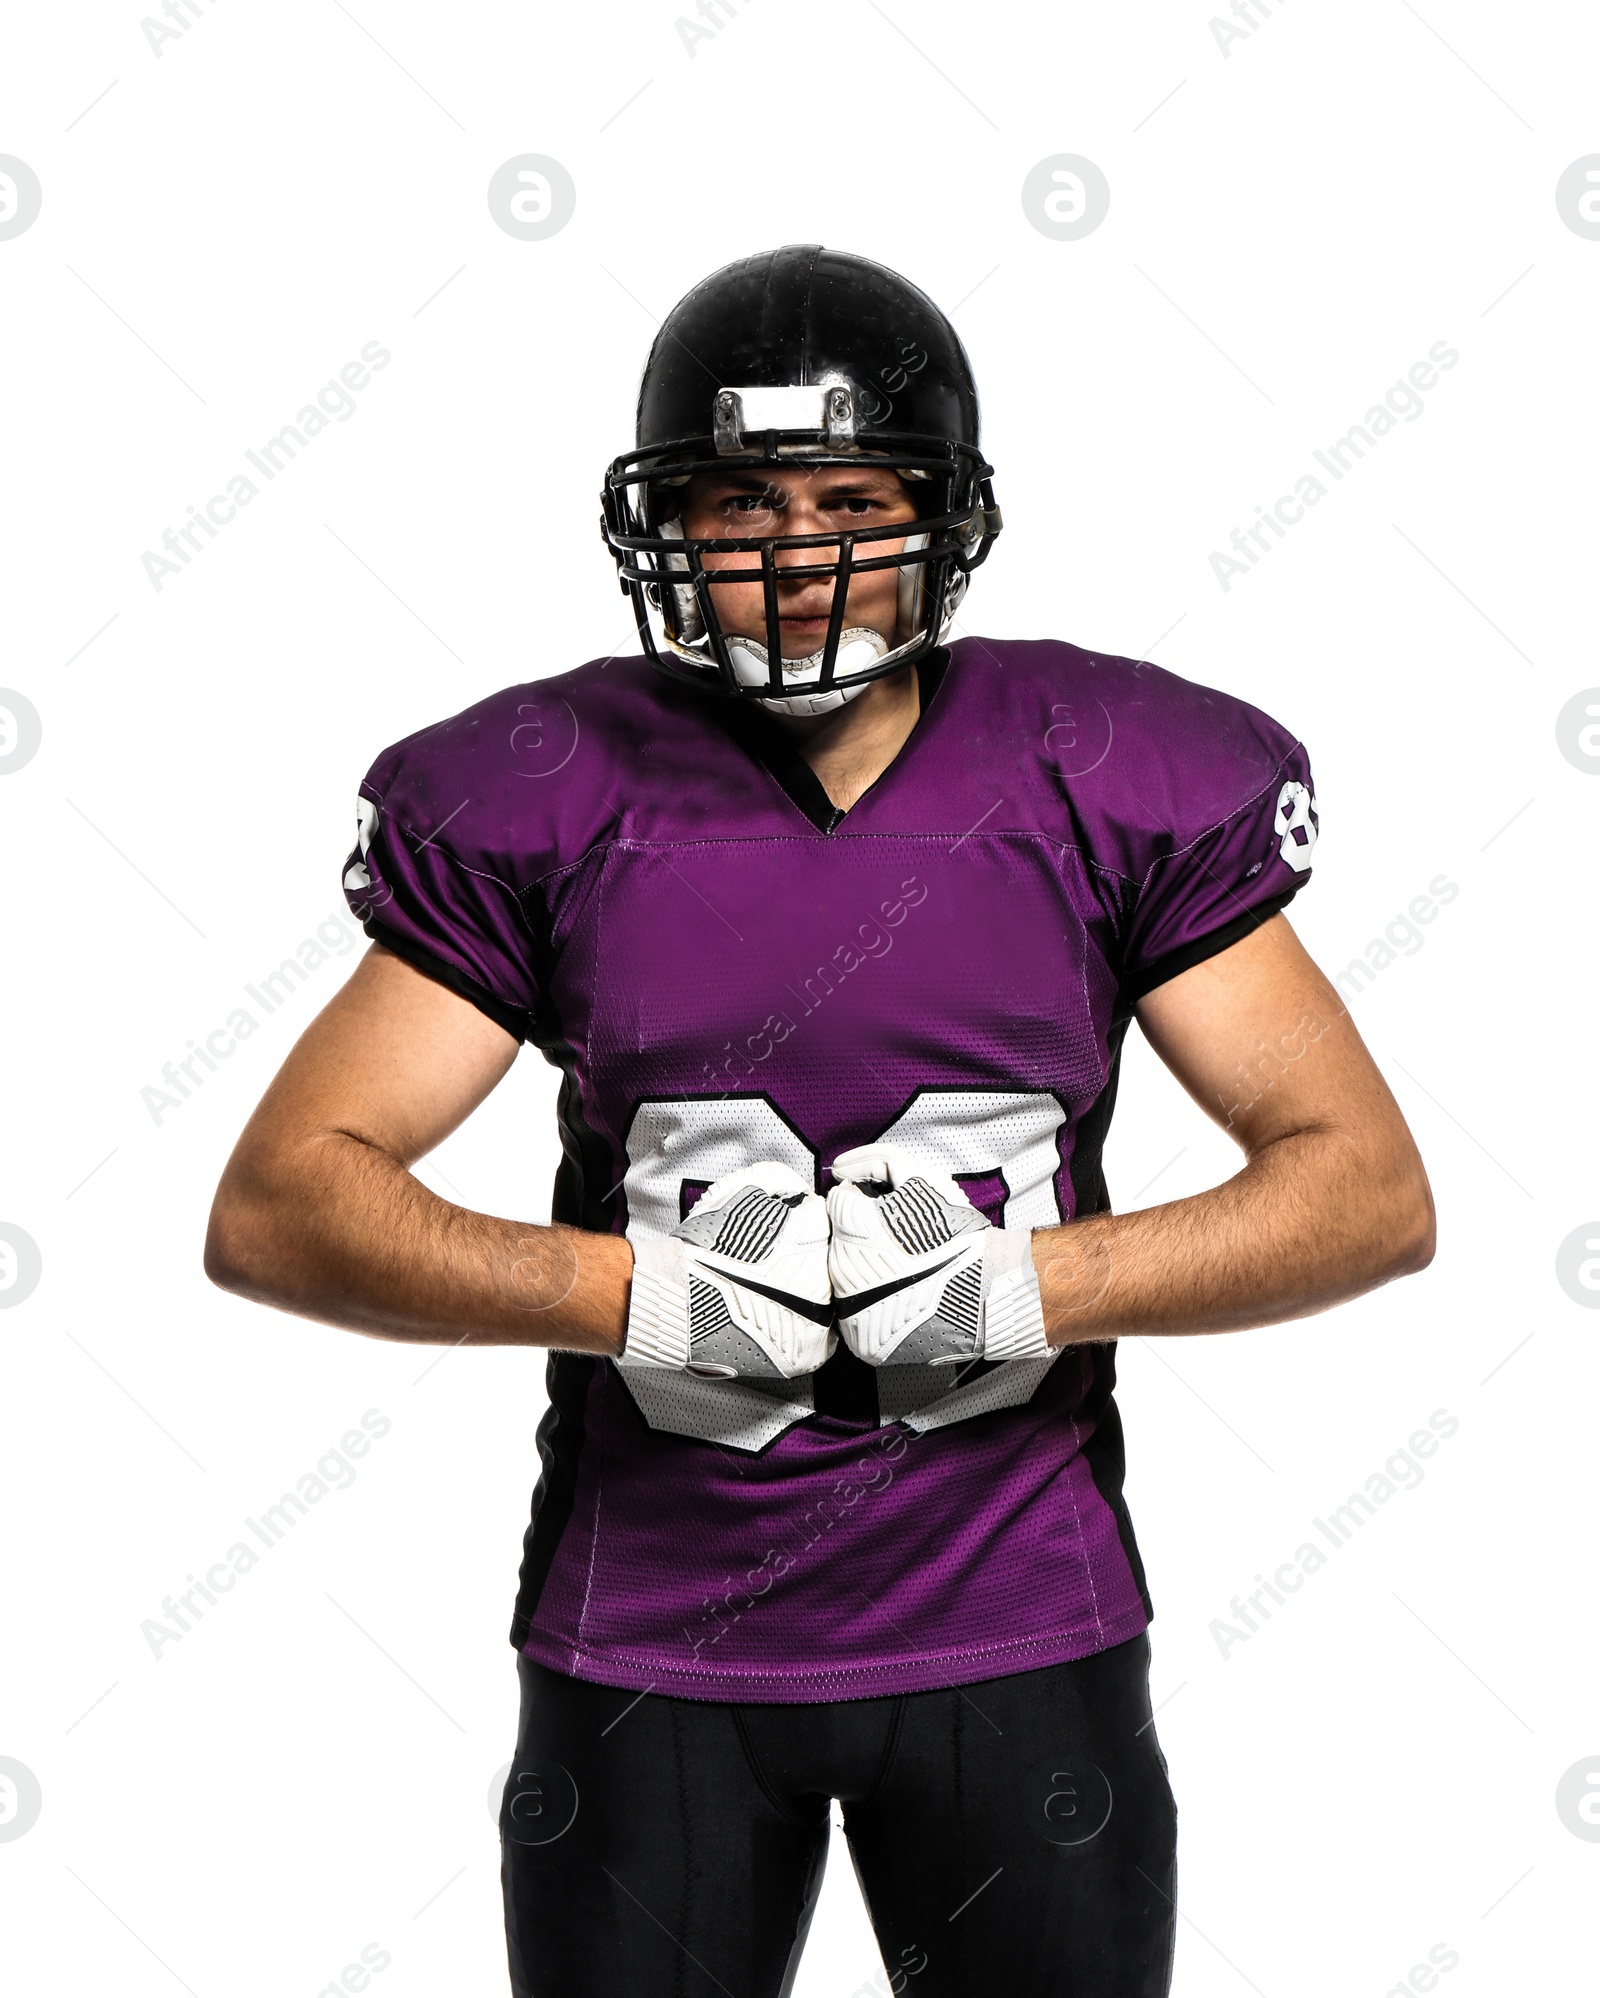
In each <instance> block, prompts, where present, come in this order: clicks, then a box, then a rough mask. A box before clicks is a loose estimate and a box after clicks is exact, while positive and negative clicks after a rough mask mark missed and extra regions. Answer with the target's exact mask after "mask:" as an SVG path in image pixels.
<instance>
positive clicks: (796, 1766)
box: [500, 1636, 1177, 1998]
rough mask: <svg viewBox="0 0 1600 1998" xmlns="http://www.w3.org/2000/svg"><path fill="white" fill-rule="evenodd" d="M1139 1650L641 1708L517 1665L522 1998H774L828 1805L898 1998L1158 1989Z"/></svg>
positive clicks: (1162, 1939) (1161, 1892)
mask: <svg viewBox="0 0 1600 1998" xmlns="http://www.w3.org/2000/svg"><path fill="white" fill-rule="evenodd" d="M1149 1661H1150V1649H1149V1640H1148V1638H1147V1637H1145V1636H1139V1637H1136V1638H1132V1639H1130V1640H1129V1641H1128V1642H1127V1643H1125V1644H1119V1645H1116V1646H1114V1647H1113V1648H1112V1649H1110V1650H1108V1651H1102V1652H1098V1653H1096V1654H1095V1655H1094V1656H1093V1657H1089V1658H1081V1659H1076V1660H1073V1661H1072V1662H1071V1663H1068V1664H1065V1665H1053V1666H1047V1667H1045V1668H1043V1669H1042V1670H1038V1671H1033V1672H1020V1673H1016V1674H1013V1675H1010V1676H1008V1677H1006V1678H1001V1679H985V1680H980V1681H978V1682H976V1683H975V1684H972V1685H965V1686H952V1687H948V1688H944V1689H941V1690H939V1691H936V1692H927V1693H909V1694H903V1695H898V1696H893V1697H883V1698H876V1699H865V1700H838V1701H830V1702H825V1703H807V1704H805V1705H800V1706H773V1705H761V1706H741V1705H724V1704H721V1703H714V1702H710V1701H703V1700H682V1699H671V1698H667V1697H666V1696H664V1695H662V1694H657V1693H646V1694H644V1695H643V1696H642V1697H641V1696H639V1695H637V1694H634V1693H630V1692H624V1691H618V1690H617V1689H616V1688H614V1687H609V1686H600V1685H595V1684H592V1683H590V1682H588V1681H586V1680H581V1679H571V1678H567V1677H565V1676H564V1675H562V1674H561V1673H559V1672H553V1671H550V1670H549V1669H548V1668H547V1667H545V1666H542V1665H537V1664H535V1663H534V1662H533V1661H532V1660H531V1659H529V1658H525V1657H520V1656H519V1658H518V1661H517V1665H518V1671H519V1674H520V1677H521V1690H522V1707H521V1718H520V1723H519V1727H518V1735H517V1752H516V1759H515V1760H514V1761H513V1763H512V1766H511V1777H510V1780H509V1781H508V1782H507V1784H506V1790H505V1799H504V1802H503V1804H502V1806H501V1812H500V1837H501V1853H502V1859H501V1881H502V1885H503V1888H504V1893H505V1912H506V1941H507V1949H508V1953H509V1957H510V1967H511V1988H512V1991H513V1993H514V1994H515V1998H601V1994H604V1998H717V1994H718V1993H727V1994H732V1998H784V1994H786V1993H788V1992H789V1990H790V1989H791V1987H792V1985H793V1982H794V1978H795V1974H796V1970H797V1968H798V1965H799V1961H800V1952H801V1950H802V1948H803V1946H804V1943H805V1938H806V1931H807V1929H808V1927H809V1925H810V1922H811V1916H812V1911H813V1909H814V1908H815V1906H816V1901H817V1894H818V1891H819V1889H820V1887H821V1884H822V1872H823V1865H824V1862H825V1859H826V1856H827V1850H828V1834H829V1829H830V1803H829V1800H830V1799H831V1798H834V1797H837V1798H838V1799H839V1800H840V1802H841V1805H842V1807H843V1817H844V1827H845V1836H846V1839H847V1841H848V1844H849V1849H850V1856H851V1859H852V1860H853V1861H854V1864H855V1870H856V1878H857V1880H858V1881H859V1882H860V1886H861V1892H862V1895H863V1897H864V1899H865V1901H866V1905H867V1909H868V1912H869V1914H870V1916H871V1919H872V1925H873V1928H874V1930H875V1932H876V1934H877V1939H878V1946H879V1949H880V1950H881V1952H882V1955H883V1963H884V1981H886V1982H887V1985H888V1987H889V1989H890V1990H891V1991H893V1992H895V1993H896V1994H902V1998H980V1994H981V1998H995V1994H997V1993H1003V1994H1004V1998H1045V1994H1049V1995H1050V1998H1166V1994H1167V1992H1168V1989H1169V1986H1170V1982H1171V1975H1172V1951H1173V1937H1174V1925H1175V1921H1176V1912H1175V1908H1174V1900H1175V1897H1176V1891H1177V1890H1176V1874H1175V1845H1176V1829H1177V1827H1176V1811H1175V1807H1174V1805H1173V1800H1172V1791H1171V1789H1170V1787H1169V1785H1168V1782H1167V1765H1166V1759H1165V1757H1164V1756H1163V1755H1162V1753H1161V1750H1160V1748H1159V1746H1158V1745H1157V1742H1156V1735H1155V1728H1154V1726H1153V1724H1152V1721H1151V1714H1150V1696H1149Z"/></svg>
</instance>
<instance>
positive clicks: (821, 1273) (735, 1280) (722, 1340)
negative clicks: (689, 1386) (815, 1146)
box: [619, 1160, 838, 1380]
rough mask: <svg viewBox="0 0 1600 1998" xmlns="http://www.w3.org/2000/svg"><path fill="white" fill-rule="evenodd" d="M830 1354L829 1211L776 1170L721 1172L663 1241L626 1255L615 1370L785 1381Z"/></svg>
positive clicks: (795, 1178) (769, 1165) (773, 1166)
mask: <svg viewBox="0 0 1600 1998" xmlns="http://www.w3.org/2000/svg"><path fill="white" fill-rule="evenodd" d="M837 1344H838V1333H837V1331H835V1330H834V1329H833V1305H832V1304H831V1302H830V1301H829V1294H828V1210H827V1204H826V1202H825V1201H824V1200H823V1198H822V1196H821V1194H819V1193H813V1192H812V1191H811V1189H810V1188H809V1187H808V1186H807V1185H806V1184H805V1182H804V1181H803V1180H802V1179H801V1178H800V1177H799V1175H798V1174H797V1173H795V1172H792V1171H791V1170H790V1169H789V1167H788V1166H786V1165H779V1164H778V1163H777V1162H776V1161H774V1160H767V1161H764V1162H763V1163H762V1164H760V1165H753V1166H741V1167H740V1168H739V1169H738V1170H737V1171H736V1172H730V1173H725V1174H724V1175H723V1177H722V1178H721V1179H719V1180H716V1181H714V1182H713V1183H712V1184H711V1185H710V1186H708V1187H707V1188H706V1190H705V1192H704V1193H703V1194H701V1196H700V1198H699V1200H698V1201H697V1202H696V1204H695V1206H694V1208H693V1209H692V1211H691V1212H690V1213H689V1214H688V1215H687V1216H686V1217H685V1218H684V1219H683V1220H682V1221H680V1222H679V1223H678V1225H677V1227H676V1228H674V1229H673V1231H672V1233H671V1234H670V1235H664V1236H654V1237H650V1238H648V1239H646V1240H643V1241H639V1242H635V1243H634V1245H633V1287H632V1291H631V1294H630V1298H629V1303H628V1336H627V1341H626V1344H625V1346H624V1348H623V1351H622V1354H621V1356H620V1360H619V1364H620V1365H622V1366H636V1367H664V1368H670V1369H672V1370H674V1371H676V1372H687V1373H691V1374H697V1375H699V1376H701V1377H702V1378H703V1379H708V1380H731V1379H733V1378H734V1377H735V1376H738V1375H756V1376H765V1377H768V1378H786V1377H792V1376H793V1375H795V1374H810V1373H815V1371H816V1370H817V1368H818V1367H820V1366H821V1365H822V1363H823V1361H824V1360H826V1359H827V1358H828V1356H829V1354H830V1353H832V1351H833V1350H834V1348H835V1346H836V1345H837Z"/></svg>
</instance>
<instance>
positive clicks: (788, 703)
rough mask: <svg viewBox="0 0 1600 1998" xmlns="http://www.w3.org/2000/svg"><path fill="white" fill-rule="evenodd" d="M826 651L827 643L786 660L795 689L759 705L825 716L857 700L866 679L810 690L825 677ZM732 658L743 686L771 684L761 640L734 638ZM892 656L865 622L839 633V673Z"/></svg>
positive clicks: (785, 712)
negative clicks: (818, 680) (844, 684)
mask: <svg viewBox="0 0 1600 1998" xmlns="http://www.w3.org/2000/svg"><path fill="white" fill-rule="evenodd" d="M826 650H827V647H826V646H825V645H824V646H821V647H819V648H818V650H817V651H815V652H812V653H810V654H808V655H807V657H805V658H804V659H785V660H784V662H783V677H784V679H785V680H786V681H791V680H792V681H793V682H795V692H794V693H793V695H789V696H785V697H783V698H782V699H780V698H778V697H777V696H776V695H769V696H768V698H767V699H766V700H764V701H762V702H761V703H760V704H759V705H760V706H762V707H764V708H770V709H771V710H772V711H773V713H774V714H780V715H825V714H828V713H830V712H831V711H832V710H833V709H834V708H842V707H843V706H844V705H845V703H846V702H847V701H853V700H854V699H855V697H856V695H857V694H860V693H864V692H865V691H866V688H867V686H868V684H869V683H868V682H867V681H864V680H863V681H862V682H860V684H859V685H857V686H854V687H829V688H827V689H825V690H824V691H822V692H820V693H819V692H815V691H811V692H808V691H807V683H808V682H812V683H814V682H815V681H816V680H817V679H818V678H820V676H821V673H822V655H823V653H824V652H826ZM728 657H729V658H730V659H731V660H732V661H733V674H734V678H735V679H736V680H737V681H738V682H739V684H740V686H741V687H764V686H766V685H767V684H768V679H769V671H768V653H767V648H766V647H765V646H764V645H762V644H761V643H760V641H759V640H757V639H754V638H731V637H730V638H729V640H728ZM888 657H889V641H888V640H887V639H886V638H885V637H884V636H883V634H882V633H881V632H877V631H871V630H869V629H868V628H867V627H866V626H865V625H854V626H852V627H851V628H850V629H849V630H847V631H841V632H840V634H839V650H838V653H837V655H836V656H835V658H834V662H833V670H834V673H835V674H836V675H839V676H842V675H844V674H847V673H859V672H862V671H863V670H864V669H865V668H866V667H868V666H873V665H876V664H877V663H878V662H879V661H880V660H883V659H887V658H888Z"/></svg>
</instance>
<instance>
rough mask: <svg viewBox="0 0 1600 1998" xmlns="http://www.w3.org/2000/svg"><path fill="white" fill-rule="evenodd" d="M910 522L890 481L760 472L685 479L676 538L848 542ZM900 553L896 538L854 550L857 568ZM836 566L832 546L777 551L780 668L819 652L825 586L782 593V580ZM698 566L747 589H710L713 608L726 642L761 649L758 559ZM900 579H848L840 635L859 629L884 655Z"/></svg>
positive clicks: (870, 475) (763, 625)
mask: <svg viewBox="0 0 1600 1998" xmlns="http://www.w3.org/2000/svg"><path fill="white" fill-rule="evenodd" d="M916 517H917V510H916V508H915V506H914V505H913V504H912V502H911V500H910V498H909V497H908V496H907V493H906V488H905V486H904V484H903V483H902V482H901V480H900V478H899V476H898V475H897V474H896V473H894V472H890V471H881V470H875V469H874V468H873V467H871V466H868V465H862V466H853V465H852V466H840V465H823V466H817V467H814V468H813V469H812V470H810V471H801V470H794V471H790V470H788V469H777V470H774V469H772V468H770V467H763V468H762V469H761V470H760V471H754V470H752V471H744V472H739V471H728V472H703V473H701V474H699V476H697V477H696V478H693V479H691V480H690V482H689V484H688V486H687V488H686V489H685V495H684V505H683V531H684V533H685V535H686V536H688V537H689V538H690V539H691V540H698V539H714V538H717V537H733V536H742V537H746V538H749V537H753V536H758V535H759V536H761V537H762V538H765V537H767V536H768V535H776V534H828V533H857V532H859V531H860V530H861V529H862V528H864V527H887V526H890V525H892V524H895V523H898V522H900V521H907V522H910V521H914V520H915V519H916ZM904 546H905V542H904V539H903V538H901V539H898V540H896V539H887V540H883V541H869V542H865V543H863V544H861V546H860V548H859V549H858V554H859V556H860V558H861V559H862V560H863V561H865V560H866V559H868V558H869V557H871V556H878V555H893V554H898V553H899V552H900V550H901V549H902V548H903V547H904ZM838 559H839V548H838V544H837V543H836V542H835V543H834V544H833V545H832V546H829V545H828V544H827V543H822V544H820V545H819V546H818V547H815V548H787V549H779V551H778V554H777V557H776V563H777V568H778V572H779V582H778V619H779V629H780V633H781V645H782V652H783V657H784V658H785V659H804V658H806V657H807V656H808V655H809V654H810V653H813V652H816V651H818V650H819V649H820V648H821V646H822V644H823V642H824V641H825V640H826V638H827V636H828V618H829V615H830V613H831V612H832V609H833V591H834V585H833V582H832V580H831V578H828V577H812V578H811V579H810V580H808V581H799V582H790V583H785V582H784V581H783V580H782V575H783V571H784V570H785V569H793V568H804V567H806V566H807V565H808V564H819V563H827V562H836V561H837V560H838ZM704 560H705V566H706V568H707V570H728V571H732V572H733V573H734V574H743V575H748V576H750V577H751V578H752V579H753V580H751V581H750V582H742V581H741V582H718V583H714V584H713V585H712V590H713V598H714V601H715V603H716V606H717V616H718V619H719V620H720V622H721V625H722V628H723V630H724V631H725V632H726V633H728V635H729V636H730V637H733V636H738V637H742V638H754V639H759V640H760V641H761V642H762V643H763V644H765V643H766V637H767V614H766V605H765V601H764V597H763V592H762V588H761V581H760V576H761V571H760V567H759V561H758V558H757V557H756V556H755V555H754V554H753V553H752V552H751V551H749V550H744V551H740V550H737V549H727V550H723V551H721V552H720V553H719V552H717V551H715V550H712V551H709V552H708V553H707V554H706V555H705V557H704ZM899 579H900V571H899V570H898V569H896V568H888V569H873V570H869V571H868V572H867V573H866V574H864V575H857V576H852V577H851V580H850V594H849V596H848V597H847V598H846V600H845V613H844V626H843V627H842V628H844V629H848V628H849V627H850V626H851V625H865V626H866V627H867V629H868V630H869V631H876V632H878V633H880V634H881V635H882V636H883V637H884V638H886V639H887V640H888V641H889V643H890V644H891V645H893V644H894V643H895V637H896V634H895V618H896V608H897V591H898V588H899Z"/></svg>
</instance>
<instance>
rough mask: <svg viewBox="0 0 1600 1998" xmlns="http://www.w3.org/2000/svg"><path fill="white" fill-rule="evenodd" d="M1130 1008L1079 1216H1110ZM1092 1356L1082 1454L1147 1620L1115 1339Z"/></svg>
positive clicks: (1083, 1129) (1095, 1117)
mask: <svg viewBox="0 0 1600 1998" xmlns="http://www.w3.org/2000/svg"><path fill="white" fill-rule="evenodd" d="M1197 962H1198V960H1197ZM1126 1005H1127V1002H1126V999H1125V998H1124V999H1122V1000H1119V1002H1118V1006H1117V1011H1116V1016H1115V1018H1114V1019H1113V1021H1112V1024H1111V1031H1110V1034H1109V1035H1108V1036H1107V1045H1108V1049H1109V1052H1110V1056H1111V1066H1110V1068H1109V1070H1108V1071H1107V1074H1106V1082H1105V1087H1104V1088H1103V1089H1102V1090H1101V1092H1100V1094H1099V1095H1098V1096H1097V1097H1096V1098H1095V1100H1094V1101H1093V1103H1091V1104H1090V1105H1089V1107H1088V1109H1087V1110H1086V1111H1085V1112H1084V1113H1083V1116H1082V1117H1081V1118H1080V1119H1079V1123H1078V1130H1077V1142H1076V1144H1075V1145H1074V1146H1073V1150H1072V1194H1073V1212H1074V1214H1075V1215H1082V1214H1109V1213H1110V1211H1111V1192H1110V1189H1109V1188H1108V1187H1107V1185H1106V1176H1105V1171H1104V1168H1103V1166H1102V1164H1101V1151H1102V1148H1103V1147H1104V1145H1105V1141H1106V1132H1107V1131H1108V1130H1109V1129H1110V1128H1111V1113H1112V1110H1113V1109H1114V1108H1115V1107H1116V1101H1117V1081H1118V1078H1119V1076H1120V1074H1121V1070H1122V1044H1123V1042H1124V1041H1125V1040H1126V1039H1127V1035H1128V1027H1129V1024H1130V1022H1131V1020H1132V1018H1133V1014H1132V1011H1131V1007H1130V1008H1128V1010H1124V1008H1125V1006H1126ZM1089 1353H1090V1358H1091V1363H1092V1365H1093V1369H1094V1371H1093V1373H1092V1374H1091V1375H1090V1379H1089V1387H1088V1391H1087V1393H1086V1394H1085V1395H1084V1398H1083V1402H1082V1405H1081V1406H1080V1407H1079V1408H1078V1410H1077V1411H1076V1412H1077V1415H1078V1417H1079V1419H1080V1420H1082V1421H1084V1422H1086V1423H1087V1422H1092V1423H1093V1424H1094V1433H1093V1435H1092V1436H1091V1437H1090V1438H1089V1441H1088V1442H1087V1443H1086V1444H1085V1445H1084V1449H1083V1454H1084V1457H1085V1459H1086V1461H1087V1463H1088V1466H1089V1475H1090V1477H1092V1478H1093V1479H1094V1488H1095V1490H1096V1491H1097V1492H1098V1493H1099V1494H1100V1496H1101V1498H1102V1499H1104V1500H1105V1502H1106V1505H1107V1506H1108V1507H1109V1509H1110V1512H1111V1516H1112V1518H1113V1519H1114V1520H1115V1521H1116V1522H1117V1538H1118V1540H1120V1541H1121V1543H1122V1551H1123V1553H1124V1554H1125V1555H1126V1557H1127V1561H1128V1566H1129V1568H1130V1569H1131V1570H1132V1571H1133V1580H1134V1585H1135V1587H1136V1588H1137V1589H1138V1591H1139V1600H1140V1602H1141V1603H1143V1605H1144V1613H1145V1615H1146V1616H1147V1617H1148V1616H1154V1614H1155V1610H1154V1608H1153V1607H1152V1605H1151V1602H1150V1591H1149V1588H1148V1587H1147V1586H1146V1583H1145V1574H1144V1562H1143V1560H1142V1559H1141V1558H1140V1555H1139V1543H1138V1541H1137V1540H1136V1539H1135V1538H1134V1533H1133V1519H1132V1516H1131V1514H1130V1513H1129V1511H1128V1502H1127V1500H1126V1499H1125V1498H1124V1497H1123V1495H1122V1485H1123V1480H1124V1478H1125V1477H1126V1476H1127V1468H1128V1465H1127V1455H1126V1452H1125V1450H1124V1448H1123V1441H1122V1417H1121V1415H1120V1414H1119V1413H1118V1410H1117V1404H1116V1401H1115V1399H1114V1397H1113V1394H1112V1390H1113V1388H1115V1386H1116V1384H1117V1342H1116V1341H1115V1340H1114V1339H1109V1340H1104V1341H1101V1342H1099V1343H1098V1344H1096V1345H1093V1346H1091V1347H1090V1348H1089Z"/></svg>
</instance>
